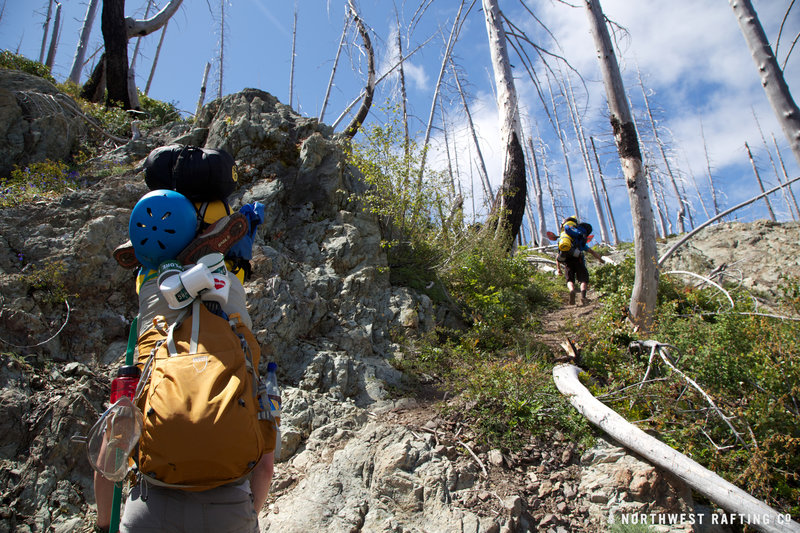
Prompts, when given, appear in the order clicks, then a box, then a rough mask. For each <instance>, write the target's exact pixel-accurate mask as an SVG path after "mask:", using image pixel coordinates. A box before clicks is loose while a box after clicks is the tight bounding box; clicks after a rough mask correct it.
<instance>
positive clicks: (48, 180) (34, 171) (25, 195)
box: [0, 161, 78, 207]
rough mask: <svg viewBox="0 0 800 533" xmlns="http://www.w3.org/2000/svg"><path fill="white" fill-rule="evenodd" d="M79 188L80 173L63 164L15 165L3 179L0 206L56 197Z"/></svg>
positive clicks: (49, 162) (46, 162) (0, 187)
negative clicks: (6, 177) (9, 175)
mask: <svg viewBox="0 0 800 533" xmlns="http://www.w3.org/2000/svg"><path fill="white" fill-rule="evenodd" d="M77 187H78V173H77V171H74V170H71V169H70V168H69V167H68V166H67V165H66V164H65V163H62V162H60V161H43V162H41V163H32V164H30V165H28V166H26V167H24V168H20V167H19V166H15V167H14V169H13V170H12V171H11V177H10V178H8V179H3V180H0V207H11V206H15V205H20V204H24V203H26V202H32V201H34V200H40V199H43V198H54V197H57V196H59V195H61V194H63V193H65V192H67V191H68V190H71V189H76V188H77Z"/></svg>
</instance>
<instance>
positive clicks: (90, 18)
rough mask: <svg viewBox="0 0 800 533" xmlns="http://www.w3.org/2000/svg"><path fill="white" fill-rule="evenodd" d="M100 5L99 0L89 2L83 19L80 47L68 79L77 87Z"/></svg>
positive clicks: (79, 40)
mask: <svg viewBox="0 0 800 533" xmlns="http://www.w3.org/2000/svg"><path fill="white" fill-rule="evenodd" d="M98 5H100V2H99V0H89V6H88V7H87V8H86V17H85V18H84V19H83V27H82V28H81V36H80V38H79V39H78V47H77V48H76V49H75V57H74V58H73V59H72V68H71V69H70V71H69V77H68V78H67V79H68V80H69V81H71V82H72V83H74V84H75V85H77V84H79V83H80V81H81V72H82V71H83V62H84V61H85V60H86V47H87V46H89V36H90V35H91V33H92V26H93V25H94V18H95V17H96V16H97V6H98Z"/></svg>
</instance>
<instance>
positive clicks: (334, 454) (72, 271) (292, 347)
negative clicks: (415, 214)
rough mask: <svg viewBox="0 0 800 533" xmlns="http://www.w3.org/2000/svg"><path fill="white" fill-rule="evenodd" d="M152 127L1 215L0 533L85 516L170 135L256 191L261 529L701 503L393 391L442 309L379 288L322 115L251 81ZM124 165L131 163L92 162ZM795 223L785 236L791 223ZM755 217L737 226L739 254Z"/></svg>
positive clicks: (610, 449) (373, 227) (422, 523)
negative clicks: (79, 183) (492, 445)
mask: <svg viewBox="0 0 800 533" xmlns="http://www.w3.org/2000/svg"><path fill="white" fill-rule="evenodd" d="M0 78H2V72H0ZM10 87H11V88H9V87H8V86H7V85H4V84H3V83H0V101H2V102H5V103H6V104H7V105H8V106H13V105H15V102H16V105H18V106H22V104H23V103H24V102H23V98H22V97H21V96H20V94H19V90H20V89H19V88H18V87H17V88H15V87H16V86H13V85H12V86H10ZM48 90H49V89H48ZM15 91H16V92H15ZM28 92H29V91H28ZM25 97H26V98H30V97H31V96H30V94H27V95H26V96H25ZM43 113H45V115H46V114H47V113H56V114H57V113H61V111H58V110H54V109H50V110H49V111H48V110H44V111H43ZM8 116H11V117H14V120H15V121H17V122H14V123H13V124H11V125H9V124H6V123H2V117H3V115H2V114H0V126H2V127H0V131H5V132H8V131H10V130H15V128H23V130H25V128H27V130H25V131H30V130H32V129H33V128H34V125H33V123H34V122H35V121H37V120H44V119H46V118H47V117H41V116H38V117H34V116H32V115H31V114H30V112H29V110H28V111H19V112H18V113H17V112H14V111H13V110H11V111H10V112H9V113H8ZM20 120H22V121H27V122H28V123H27V124H24V125H20V124H19V121H20ZM3 128H5V129H3ZM41 133H42V135H46V134H47V129H44V130H42V132H41ZM53 133H54V134H56V135H58V132H55V131H54V132H53ZM144 133H145V134H144V136H143V138H142V139H139V140H137V141H131V142H130V143H128V144H126V145H124V146H120V147H118V148H115V149H113V150H109V152H108V153H106V154H104V155H103V156H102V157H100V158H98V159H97V160H95V161H94V162H93V169H94V170H92V171H90V172H89V173H88V174H87V175H86V176H84V177H83V179H84V181H85V182H86V183H87V186H86V187H85V188H82V189H80V190H77V191H75V192H71V193H69V194H66V195H65V196H63V197H62V198H60V199H59V200H57V201H45V200H42V201H38V202H35V203H33V204H27V205H25V206H21V207H14V208H6V209H2V210H0V294H2V302H0V303H1V304H2V312H1V314H0V351H1V352H2V354H1V355H0V357H2V359H1V360H0V363H1V364H0V461H1V462H2V469H0V493H1V494H2V500H0V532H4V531H31V532H40V531H58V532H67V531H76V530H81V529H82V528H88V527H89V525H90V524H91V523H92V520H93V503H94V500H93V495H92V490H91V470H90V468H89V466H88V463H87V461H86V458H85V450H84V448H83V447H82V445H81V444H80V443H79V442H76V441H75V440H74V436H75V435H82V434H86V432H87V431H88V429H89V428H90V427H91V425H92V424H93V423H94V421H95V420H96V419H97V417H98V415H99V413H101V412H102V411H103V409H104V408H105V405H106V399H107V397H108V390H109V382H110V378H111V376H112V375H113V373H114V372H115V370H116V368H117V366H118V365H119V364H120V362H121V360H122V353H123V352H124V349H125V343H126V339H127V330H128V326H129V323H130V319H131V318H132V317H133V316H134V315H135V313H136V309H135V298H134V293H133V283H132V281H133V280H132V274H131V272H128V271H124V270H122V269H121V268H120V267H119V266H118V265H117V264H116V262H115V261H114V260H113V258H112V257H111V252H112V251H113V249H114V248H115V247H116V246H117V245H118V244H120V243H121V242H123V241H124V240H125V239H126V238H127V235H126V234H127V231H126V228H127V220H128V215H129V212H130V209H131V207H132V206H133V205H134V203H135V202H136V200H137V199H138V198H139V197H140V196H141V195H142V194H144V193H145V192H146V186H145V184H144V180H143V177H142V174H141V173H140V172H139V165H140V164H141V162H142V159H143V158H144V157H145V156H146V155H147V153H149V151H150V150H152V149H153V148H155V147H157V146H160V145H163V144H167V143H171V142H182V143H187V144H195V145H200V146H206V147H215V148H224V149H226V150H227V151H229V152H230V153H231V154H233V155H234V157H235V158H236V160H237V163H238V165H239V176H240V188H239V190H238V191H237V192H236V193H235V195H234V198H233V199H232V204H233V205H234V206H235V207H236V206H238V205H240V204H242V203H247V202H252V201H256V200H257V201H260V202H262V203H264V204H265V205H266V206H267V217H266V218H267V221H266V223H265V224H264V225H263V226H262V227H261V228H260V229H259V232H258V236H257V239H256V247H255V256H254V261H253V271H254V275H253V279H252V280H251V281H250V282H248V284H247V287H246V289H247V292H248V300H249V310H250V314H251V316H252V318H253V323H254V333H255V334H256V336H257V338H258V340H259V341H260V343H261V344H262V347H263V348H264V351H265V354H266V357H265V359H266V360H274V361H276V362H277V363H278V366H279V377H280V379H281V381H282V384H283V385H284V416H283V440H282V442H283V453H282V456H281V458H280V462H279V464H278V465H277V468H276V477H275V480H274V483H273V487H272V492H271V496H270V499H269V503H268V505H267V506H265V508H264V509H263V511H262V513H261V517H260V521H261V528H262V531H298V532H299V531H331V532H338V531H370V532H372V531H409V532H410V531H426V532H438V531H441V532H467V531H469V532H484V531H495V532H499V531H537V530H539V531H553V532H563V531H605V530H606V528H607V519H606V516H607V515H608V512H609V510H610V509H624V510H626V512H656V511H661V510H663V511H674V512H679V511H685V510H691V509H695V505H694V502H693V501H692V498H691V493H690V492H689V491H688V490H687V489H686V488H685V487H683V486H681V485H680V484H679V483H678V482H676V481H675V480H672V479H670V478H669V476H667V475H665V474H663V473H661V472H659V471H658V470H656V469H654V468H652V467H650V466H649V465H647V464H645V463H642V462H641V461H638V460H637V459H636V458H634V457H632V456H631V455H629V454H626V453H625V452H624V451H623V450H621V449H619V448H617V447H615V446H613V445H612V444H608V443H605V442H603V441H601V442H600V444H599V445H598V447H597V448H596V449H593V450H589V451H585V453H582V451H581V450H578V449H577V448H576V446H575V445H574V443H570V442H568V441H566V440H565V439H564V437H563V436H561V435H559V434H557V433H552V434H551V435H549V437H548V438H546V439H543V440H541V441H536V442H531V444H530V446H529V447H528V448H526V449H525V450H523V451H521V452H520V453H517V454H504V453H502V451H500V450H487V449H481V448H480V447H479V446H478V445H477V444H475V443H474V441H473V440H472V435H471V432H470V430H469V428H468V427H464V426H463V425H461V424H460V423H458V422H457V421H453V420H447V419H444V418H441V417H440V416H439V415H438V414H437V411H436V409H435V408H434V407H435V402H436V401H437V400H439V399H440V398H438V397H437V396H436V394H435V391H433V394H431V395H430V396H428V395H422V394H420V395H419V396H418V397H416V398H406V399H397V398H394V397H391V396H390V395H389V394H388V392H387V391H388V390H390V389H393V388H397V387H399V386H401V385H402V376H401V375H400V373H399V372H398V371H397V370H395V369H394V367H393V366H392V364H391V362H392V359H393V358H395V357H396V356H397V355H398V354H399V351H400V346H398V345H397V344H395V343H394V342H393V338H395V334H396V333H397V332H401V331H402V332H406V333H411V334H413V333H414V332H421V331H426V330H429V329H431V328H432V327H433V325H434V324H435V323H436V321H437V320H441V319H442V313H444V311H443V310H437V309H434V307H433V306H432V304H431V302H430V300H429V299H428V298H427V297H426V296H424V295H418V294H414V293H413V292H412V291H409V290H407V289H404V288H398V287H392V286H391V285H390V284H389V280H388V275H387V273H386V271H385V268H384V267H385V266H386V258H385V256H384V254H383V252H382V251H381V249H380V247H379V241H380V235H379V230H378V226H377V224H376V222H375V221H374V220H373V219H372V218H371V217H369V216H367V215H365V214H363V213H362V212H361V211H360V210H359V209H358V206H357V205H355V204H354V203H353V201H352V200H351V195H353V194H358V192H359V191H361V190H363V189H362V188H363V184H362V183H361V182H360V180H359V179H358V176H357V175H356V174H355V173H354V172H353V171H352V169H350V168H348V166H347V165H346V163H345V160H344V156H343V153H342V150H341V145H340V141H339V139H338V138H337V137H336V135H334V134H333V133H332V131H331V130H330V128H328V127H327V126H325V125H322V124H318V123H317V122H316V121H315V120H313V119H308V118H305V117H301V116H299V115H297V114H295V113H294V112H293V111H292V110H291V109H290V108H288V107H287V106H284V105H283V104H281V103H280V102H278V101H277V100H276V99H275V98H274V97H272V96H271V95H269V94H267V93H264V92H262V91H257V90H253V89H247V90H245V91H243V92H241V93H238V94H235V95H230V96H227V97H225V98H223V99H222V100H217V101H215V102H213V103H211V104H209V105H208V106H206V108H205V109H204V110H203V112H202V114H201V115H200V116H199V117H198V120H197V122H196V123H195V124H193V125H187V124H175V125H172V126H170V127H167V128H163V129H160V130H158V131H150V132H144ZM10 142H12V141H10V140H8V139H7V138H6V137H4V138H2V139H0V152H2V150H10V149H11V148H9V147H7V146H4V145H3V143H10ZM42 142H43V143H45V144H46V143H49V142H50V141H47V140H43V141H42ZM20 157H22V156H20ZM31 157H32V159H35V158H33V156H31ZM39 157H40V156H39ZM120 164H122V165H129V166H128V167H127V168H129V170H127V171H123V172H118V173H116V174H113V175H111V176H108V177H101V176H105V174H106V168H108V167H109V166H112V165H114V166H116V165H120ZM783 227H784V226H778V227H777V228H769V229H771V230H774V232H775V231H778V230H779V229H780V231H783V230H782V228H783ZM786 227H788V228H789V230H787V231H788V233H787V235H793V237H787V239H788V240H787V242H788V243H792V242H794V243H795V244H796V243H797V239H798V235H800V232H799V231H798V228H797V226H796V225H795V226H791V225H786ZM720 228H721V226H720V227H715V228H710V229H708V230H706V232H708V234H709V235H716V234H717V231H719V230H720ZM762 229H763V228H762V226H760V225H758V224H754V225H750V226H740V227H737V228H736V230H735V231H736V235H737V236H735V237H731V238H736V239H738V241H737V242H739V241H741V242H742V243H743V244H742V246H739V247H738V248H737V250H736V252H735V254H734V257H737V258H738V257H741V256H740V255H739V254H740V253H743V250H744V249H745V248H746V246H744V244H745V243H746V241H747V238H748V237H746V236H745V235H747V234H748V233H752V232H754V231H762ZM731 235H733V233H732V234H731ZM701 239H702V237H701V238H699V239H698V240H696V241H694V244H693V246H695V247H696V248H697V249H698V250H700V252H698V253H701V252H703V250H702V246H703V245H701V244H700V243H701V242H705V241H703V240H701ZM792 239H794V241H792ZM762 240H764V241H770V242H771V240H770V238H768V237H762ZM726 242H727V241H726ZM720 246H722V245H721V244H720V245H712V246H711V248H712V249H716V248H718V247H720ZM680 257H684V256H681V255H679V256H676V258H680ZM698 257H699V256H698ZM703 257H707V258H708V259H707V260H708V261H712V262H713V261H723V260H724V261H726V262H728V263H729V264H730V263H732V260H731V259H727V258H726V259H716V258H713V257H712V256H711V255H704V256H703ZM720 257H722V256H720ZM795 257H796V254H795ZM795 265H796V263H795ZM702 266H704V268H706V269H708V268H709V267H711V265H710V264H707V263H702ZM743 267H744V265H742V266H741V268H743ZM61 269H63V274H59V272H62V270H61ZM765 270H766V271H769V268H767V269H765ZM764 275H766V274H764ZM753 276H755V277H753V279H754V280H757V276H758V274H753ZM35 278H44V280H45V281H46V283H43V284H36V283H34V282H33V280H34V279H35ZM754 282H755V281H754ZM54 293H65V294H68V295H69V296H68V297H67V301H66V302H63V301H60V300H57V299H54V298H53V294H54ZM549 333H550V334H551V335H552V336H554V337H555V336H556V335H557V334H558V333H559V332H558V330H557V328H555V327H551V331H550V332H549Z"/></svg>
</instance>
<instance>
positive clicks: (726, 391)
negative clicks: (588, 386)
mask: <svg viewBox="0 0 800 533" xmlns="http://www.w3.org/2000/svg"><path fill="white" fill-rule="evenodd" d="M632 267H633V264H632V263H629V262H626V263H623V264H622V265H619V266H618V267H612V268H608V267H603V268H602V269H599V271H600V275H598V276H596V279H597V280H598V284H599V285H600V286H602V288H603V290H605V291H608V294H607V296H606V298H605V301H604V308H603V310H602V312H600V313H598V314H597V316H596V319H595V320H594V321H593V322H592V323H591V324H589V325H587V327H586V328H585V329H584V330H583V331H582V332H581V342H582V343H583V348H584V349H583V364H584V366H585V367H586V368H587V369H588V371H589V372H590V373H591V375H592V376H594V378H595V380H596V383H597V388H596V390H595V391H594V392H595V393H596V394H597V395H599V396H601V397H602V399H603V401H605V402H606V403H608V404H609V405H610V406H611V407H612V408H614V409H615V410H617V411H619V412H620V413H621V414H623V415H624V416H626V418H628V420H631V421H638V422H639V423H640V425H642V426H644V427H645V428H646V429H648V430H649V431H651V432H654V433H655V434H657V435H658V437H659V438H660V439H661V440H662V441H664V442H666V443H668V444H670V445H671V446H673V447H675V448H676V449H679V450H681V451H682V452H683V453H686V454H687V455H690V456H691V457H693V458H694V459H695V460H697V461H699V462H700V463H701V464H703V465H704V466H706V467H707V468H709V469H711V470H712V471H715V472H716V473H718V474H720V475H722V476H723V477H725V478H727V479H728V480H729V481H731V482H734V483H737V484H739V485H740V486H742V487H743V488H744V489H745V490H747V491H748V492H750V493H752V494H753V495H755V496H756V497H758V498H761V499H764V500H765V501H767V502H769V503H770V504H772V505H774V506H776V507H777V508H782V509H786V510H787V511H789V512H792V513H794V514H797V512H798V511H800V506H799V505H798V498H799V497H800V476H798V472H800V453H799V452H800V424H798V420H800V345H798V343H797V339H798V338H800V322H798V321H794V320H780V319H775V318H770V317H765V316H758V315H757V314H754V313H753V311H754V309H753V304H752V298H750V296H749V295H748V294H747V293H745V292H744V291H743V290H741V289H729V292H730V295H731V297H732V298H733V301H734V308H733V309H730V303H729V301H728V299H727V297H725V296H724V295H723V294H722V293H721V292H720V291H719V290H718V289H716V288H713V287H708V286H706V287H701V286H698V285H697V284H695V281H691V282H687V280H680V279H679V278H677V277H666V276H662V277H661V281H660V283H659V299H658V309H657V310H656V313H655V327H654V331H653V332H652V333H651V334H650V335H649V336H648V338H649V339H655V340H657V341H659V342H661V343H665V344H669V345H671V346H672V348H670V354H671V356H672V357H673V360H674V361H675V363H674V364H675V366H676V367H677V368H679V369H680V370H681V371H682V372H684V373H685V374H686V375H687V376H688V377H690V378H691V379H693V380H694V381H695V382H696V383H697V384H698V385H699V387H701V388H702V390H703V391H704V392H705V393H706V394H707V395H708V396H709V397H710V398H712V399H713V401H714V404H715V405H716V407H717V408H719V410H720V411H721V412H722V413H723V414H724V415H725V416H726V417H728V421H727V422H726V421H725V420H723V419H722V418H721V417H720V416H719V414H718V413H717V412H716V411H715V409H714V408H712V407H711V406H710V405H709V402H708V399H707V397H705V396H704V395H703V394H701V393H700V392H699V391H697V390H696V389H695V388H694V387H693V386H691V385H689V383H688V382H687V381H686V379H684V378H683V377H681V376H680V375H678V374H676V373H674V372H673V371H672V370H670V369H669V368H668V367H667V365H665V364H663V363H662V362H661V359H660V357H659V356H658V355H657V354H656V355H655V359H654V361H653V364H652V365H650V366H651V368H650V374H649V375H648V382H647V383H642V380H643V378H644V375H645V373H646V372H647V368H648V365H649V364H650V357H649V355H650V354H649V350H645V351H644V352H642V353H637V352H632V351H630V350H629V349H628V347H629V344H630V343H631V341H633V340H637V337H638V335H637V334H635V333H631V332H630V328H629V326H628V325H627V324H626V323H625V315H624V313H622V312H620V309H624V308H625V306H627V304H628V298H629V297H630V288H629V285H628V284H629V283H630V282H631V281H632ZM798 286H800V285H799V284H798V283H797V280H784V283H783V284H782V287H781V289H782V294H783V302H784V303H785V304H786V305H787V307H789V308H790V310H791V309H792V308H793V306H794V305H795V304H796V302H797V301H798V300H797V298H798V294H800V292H798V289H797V287H798ZM640 384H641V385H640ZM728 422H729V423H730V424H731V425H733V427H734V428H735V430H736V432H737V433H738V437H737V436H736V435H735V434H734V432H733V431H732V430H731V428H730V427H729V425H728Z"/></svg>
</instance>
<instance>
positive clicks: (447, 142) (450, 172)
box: [439, 100, 456, 198]
mask: <svg viewBox="0 0 800 533" xmlns="http://www.w3.org/2000/svg"><path fill="white" fill-rule="evenodd" d="M439 114H440V115H441V118H442V135H443V136H444V151H445V154H447V176H448V178H449V181H450V183H449V184H450V195H451V197H453V198H455V195H456V184H455V180H454V179H453V175H454V174H453V162H452V160H451V159H450V139H449V137H448V135H447V131H448V128H447V120H446V117H445V116H444V104H443V103H442V102H441V100H440V101H439Z"/></svg>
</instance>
